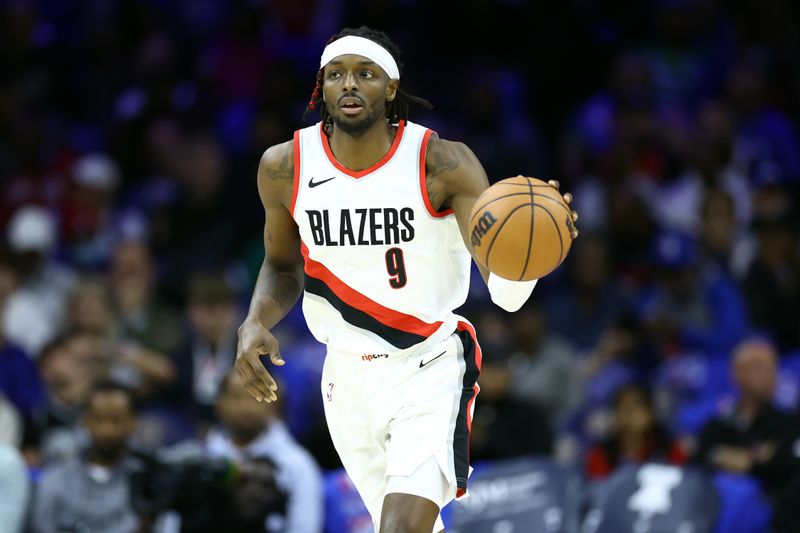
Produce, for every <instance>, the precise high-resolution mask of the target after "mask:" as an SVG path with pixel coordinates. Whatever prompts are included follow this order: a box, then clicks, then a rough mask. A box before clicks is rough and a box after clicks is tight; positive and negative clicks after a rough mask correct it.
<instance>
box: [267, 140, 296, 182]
mask: <svg viewBox="0 0 800 533" xmlns="http://www.w3.org/2000/svg"><path fill="white" fill-rule="evenodd" d="M258 167H259V172H263V173H265V177H267V178H270V179H280V178H288V179H292V176H293V174H294V142H293V141H291V140H289V141H286V142H282V143H279V144H275V145H272V146H270V147H269V148H267V149H266V150H264V153H263V154H262V155H261V161H260V162H259V165H258Z"/></svg>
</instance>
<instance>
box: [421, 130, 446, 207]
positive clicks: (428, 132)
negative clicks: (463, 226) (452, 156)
mask: <svg viewBox="0 0 800 533" xmlns="http://www.w3.org/2000/svg"><path fill="white" fill-rule="evenodd" d="M432 134H433V130H426V131H425V135H424V136H423V137H422V144H421V145H420V147H419V189H420V194H422V201H423V203H424V204H425V208H426V209H427V210H428V214H430V215H431V216H432V217H436V218H444V217H446V216H449V215H452V214H453V210H452V209H445V210H444V211H437V210H435V209H434V208H433V204H431V199H430V197H429V196H428V184H427V182H426V180H425V177H426V176H425V160H426V156H427V153H428V141H430V139H431V135H432Z"/></svg>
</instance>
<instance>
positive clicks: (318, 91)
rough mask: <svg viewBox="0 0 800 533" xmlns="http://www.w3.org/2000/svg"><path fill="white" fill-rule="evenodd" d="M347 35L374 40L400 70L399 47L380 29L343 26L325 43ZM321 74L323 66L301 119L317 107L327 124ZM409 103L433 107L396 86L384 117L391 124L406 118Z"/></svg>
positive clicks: (327, 115) (401, 67) (401, 65)
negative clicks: (343, 27) (389, 55)
mask: <svg viewBox="0 0 800 533" xmlns="http://www.w3.org/2000/svg"><path fill="white" fill-rule="evenodd" d="M348 35H353V36H355V37H364V38H365V39H369V40H370V41H373V42H376V43H378V44H379V45H381V46H382V47H384V48H385V49H386V50H387V51H388V52H389V53H390V54H391V55H392V57H393V58H394V60H395V61H396V62H397V68H398V69H399V70H400V71H401V72H402V70H403V63H401V62H400V49H399V48H398V47H397V45H396V44H394V43H393V42H392V40H391V39H389V37H388V36H387V35H386V34H385V33H383V32H382V31H378V30H373V29H372V28H368V27H367V26H360V27H358V28H345V29H343V30H342V31H340V32H339V33H337V34H335V35H334V36H333V37H331V38H330V39H328V42H327V43H325V44H326V46H327V45H329V44H331V43H332V42H333V41H336V40H337V39H341V38H342V37H347V36H348ZM323 75H324V68H321V69H319V70H318V71H317V78H316V82H315V83H314V91H313V92H312V93H311V98H310V99H309V101H308V106H307V107H306V110H305V112H304V113H303V120H305V119H306V117H308V115H309V114H311V112H312V111H315V110H316V109H317V107H319V115H320V119H321V120H322V122H323V123H325V124H329V123H330V122H331V117H330V116H329V114H328V110H327V109H326V108H325V104H324V103H323V101H322V82H323ZM410 104H417V105H420V106H422V107H424V108H425V109H433V104H431V103H430V102H429V101H427V100H425V99H424V98H420V97H418V96H414V95H411V94H408V93H407V92H405V91H404V90H403V89H400V88H398V89H397V94H396V96H395V98H394V100H392V101H391V102H387V103H386V118H388V119H389V122H391V123H392V124H394V123H396V122H397V121H399V120H407V119H408V109H409V106H410Z"/></svg>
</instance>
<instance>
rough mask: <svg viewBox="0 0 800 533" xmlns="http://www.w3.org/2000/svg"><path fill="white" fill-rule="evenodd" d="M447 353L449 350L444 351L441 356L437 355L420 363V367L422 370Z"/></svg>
mask: <svg viewBox="0 0 800 533" xmlns="http://www.w3.org/2000/svg"><path fill="white" fill-rule="evenodd" d="M446 353H447V350H445V351H443V352H442V353H440V354H439V355H437V356H436V357H434V358H433V359H428V360H427V361H420V362H419V367H420V368H422V367H423V366H425V365H427V364H428V363H430V362H432V361H436V360H437V359H439V358H440V357H441V356H443V355H444V354H446Z"/></svg>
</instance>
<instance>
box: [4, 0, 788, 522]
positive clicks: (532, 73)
mask: <svg viewBox="0 0 800 533" xmlns="http://www.w3.org/2000/svg"><path fill="white" fill-rule="evenodd" d="M362 24H365V25H368V26H372V27H374V28H377V29H380V30H382V31H385V32H386V33H387V34H388V35H389V36H390V37H391V38H392V39H393V40H394V41H395V42H396V43H397V44H398V45H399V46H400V48H401V49H402V56H401V60H402V61H403V63H404V64H405V65H406V68H405V69H404V71H403V79H402V86H403V87H404V89H406V90H407V91H409V92H411V93H412V94H416V95H419V96H422V97H424V98H427V99H430V100H431V101H432V102H433V103H434V105H435V106H436V107H435V109H433V110H432V111H425V110H422V109H418V110H412V113H411V119H412V120H414V121H415V122H419V123H422V124H424V125H426V126H428V127H431V128H432V129H435V130H436V131H437V132H438V133H439V134H440V135H441V136H442V137H443V138H447V139H453V140H459V141H463V142H465V143H466V144H467V145H469V146H470V147H471V148H472V149H473V151H474V152H475V153H476V154H477V156H478V157H479V159H480V160H481V162H482V163H483V165H484V167H485V168H486V170H487V173H488V175H489V176H490V180H492V181H497V180H500V179H503V178H505V177H509V176H513V175H517V174H520V173H521V174H525V175H531V176H537V177H542V178H545V179H558V180H560V182H561V184H562V185H561V188H562V190H564V191H569V192H571V193H572V194H573V195H574V197H575V203H574V204H573V205H574V207H575V209H576V210H577V211H578V212H579V213H580V221H579V222H578V227H579V229H580V231H581V236H580V238H579V239H578V240H577V241H576V242H575V245H574V246H573V250H572V252H571V254H570V256H569V257H568V258H567V260H566V261H565V263H564V264H563V265H562V266H561V267H560V268H559V269H558V270H557V271H556V272H554V273H553V274H551V275H550V276H548V277H547V278H546V279H544V280H542V281H541V282H540V283H539V285H538V286H537V288H536V290H535V292H534V295H533V298H532V300H531V302H529V304H527V305H526V306H525V307H524V308H523V310H521V311H520V312H518V313H515V314H513V315H512V314H506V313H504V312H503V311H502V310H500V309H499V308H497V307H495V306H493V305H492V304H491V303H490V301H489V298H488V294H487V292H486V290H485V288H484V286H483V283H482V281H481V280H480V276H479V275H477V273H476V274H475V275H473V284H472V285H473V287H472V290H471V295H470V299H469V301H468V303H467V304H466V305H465V307H464V308H463V309H462V310H461V311H460V312H461V313H462V314H464V316H466V317H467V318H469V319H470V320H471V321H472V322H473V323H474V324H475V326H476V328H477V330H478V334H479V340H480V341H481V344H482V346H483V357H484V360H483V372H482V375H481V380H480V383H481V389H482V390H481V394H480V397H479V399H478V402H477V407H476V410H475V415H474V425H473V437H472V448H471V454H472V460H473V462H475V463H476V465H477V467H478V468H477V470H476V473H475V478H474V480H475V482H474V483H473V485H472V488H471V491H472V497H471V498H468V499H467V500H465V501H464V503H463V504H461V503H459V504H457V505H456V504H454V505H451V506H449V507H448V509H447V510H446V511H447V513H446V518H447V522H448V524H449V525H450V530H451V531H456V532H458V531H462V532H468V531H473V532H481V531H487V532H495V531H496V532H498V533H503V532H505V533H510V532H512V531H517V532H523V531H525V532H527V531H578V530H579V529H580V528H582V529H581V530H582V531H615V532H619V531H633V530H635V531H678V530H680V531H690V530H691V531H712V530H715V531H721V532H727V531H737V532H739V531H742V532H745V531H748V532H749V531H754V532H755V531H796V530H797V529H796V528H797V527H798V524H799V523H800V518H798V517H797V515H796V513H797V512H798V510H797V509H796V502H797V501H800V477H799V476H800V474H799V472H800V468H799V467H798V462H799V461H800V440H798V438H800V419H798V414H797V409H798V400H799V399H800V235H799V233H798V232H799V231H800V225H798V213H799V212H798V209H797V202H798V184H799V183H800V146H799V145H798V119H800V67H799V66H798V65H799V64H798V57H800V5H798V4H797V2H794V1H793V0H770V1H768V2H758V3H756V2H749V1H746V0H649V1H640V0H562V1H558V2H554V1H531V2H525V1H522V0H505V1H495V2H491V1H487V0H465V1H463V2H458V3H449V2H425V1H423V0H395V1H387V0H331V1H325V2H321V1H317V0H294V1H286V0H272V1H270V0H248V1H243V0H242V1H227V0H175V1H167V0H140V1H135V0H82V1H78V0H76V1H61V0H40V1H34V0H29V1H23V0H8V1H5V2H2V3H0V50H2V52H0V230H1V231H0V311H1V312H0V315H1V316H2V322H1V324H2V327H0V442H2V443H1V444H0V531H2V532H4V533H5V532H6V531H9V532H17V531H29V530H30V531H37V532H38V531H47V532H50V531H59V532H68V531H74V532H78V531H80V532H88V531H91V532H95V531H150V530H156V531H177V530H183V531H245V532H248V531H291V532H297V533H314V532H317V531H323V530H324V531H329V532H340V531H341V532H368V531H371V530H372V529H371V524H370V520H369V517H368V516H367V515H366V514H365V511H364V510H363V506H362V504H361V503H360V499H359V498H358V495H357V493H355V492H354V489H353V487H352V485H351V484H350V483H349V481H348V479H347V478H346V476H345V475H344V474H343V472H342V470H341V469H340V468H341V465H340V463H339V461H338V458H337V456H336V453H335V451H334V450H333V449H332V446H331V444H330V440H329V437H328V435H327V429H326V427H325V423H324V419H323V416H322V400H321V394H320V388H319V387H320V385H319V379H320V374H321V367H322V362H323V358H324V349H323V347H322V346H320V345H319V344H317V343H316V342H315V341H314V340H313V339H312V338H311V337H310V335H309V333H308V332H307V329H306V327H305V323H304V321H303V318H302V316H301V314H300V312H299V308H296V309H295V310H294V311H293V312H292V313H291V314H290V315H289V316H288V317H287V318H286V319H285V320H284V321H283V322H282V323H281V324H280V325H279V326H278V327H277V328H276V334H277V336H278V338H279V339H280V341H281V343H282V352H283V354H284V356H285V357H286V361H287V364H286V366H285V367H282V368H280V369H275V370H276V373H277V374H278V377H279V379H280V380H281V382H282V389H281V390H282V391H283V394H282V401H281V402H280V403H278V404H276V405H270V406H267V405H264V404H258V403H256V402H254V401H253V400H251V399H250V398H249V396H248V395H247V394H246V392H245V391H244V389H243V388H242V386H241V384H240V383H239V382H238V379H237V378H235V377H231V376H229V375H228V374H229V371H230V369H231V368H232V365H233V360H234V357H235V351H236V329H237V327H238V325H239V323H240V321H241V319H242V318H243V316H244V312H245V310H246V306H247V303H248V302H249V298H250V295H251V290H252V287H253V284H254V282H255V277H256V275H257V273H258V269H259V266H260V264H261V261H262V259H263V243H262V233H261V230H262V224H263V211H262V207H261V205H260V202H259V200H258V195H257V193H256V183H255V176H256V169H257V165H258V161H259V158H260V155H261V154H262V153H263V151H264V150H265V149H266V148H267V147H269V146H271V145H273V144H276V143H280V142H283V141H286V140H289V139H290V138H291V135H292V131H293V130H295V129H299V128H301V127H304V126H305V125H308V124H310V123H311V122H308V123H303V122H302V120H301V117H302V114H303V111H304V109H305V106H306V103H307V102H308V99H309V97H310V94H311V91H312V89H313V83H314V76H315V74H316V70H317V67H318V61H319V59H318V58H319V55H320V53H321V50H322V48H323V46H324V43H325V42H326V41H327V39H328V38H329V37H330V36H331V35H332V34H333V33H336V32H337V31H339V30H340V29H341V28H343V27H345V26H359V25H362ZM314 120H316V119H314ZM515 461H516V462H515ZM509 465H511V466H509ZM526 476H527V477H526ZM481 480H485V483H493V485H492V486H493V487H495V488H496V487H498V486H502V487H505V488H506V489H508V490H505V491H500V492H498V491H497V490H494V491H491V490H489V489H488V488H486V487H488V486H489V485H487V484H483V485H482V484H481V482H482V481H481ZM614 480H616V482H612V481H614ZM652 487H661V489H658V488H657V489H654V490H655V492H656V496H658V494H666V495H667V496H665V498H666V500H664V501H666V504H665V503H664V501H661V500H659V498H656V499H655V500H653V499H652V498H646V497H640V496H641V494H642V492H643V491H644V492H647V491H648V490H651V489H652ZM665 487H666V488H665ZM485 488H486V490H484V489H485ZM659 490H662V491H664V492H662V493H659ZM670 495H671V496H670ZM662 500H663V499H662ZM793 502H794V503H793ZM487 510H491V512H487ZM745 511H746V514H745ZM659 521H660V522H659ZM498 524H500V525H498ZM665 524H666V525H665ZM681 524H683V525H685V524H690V525H691V527H693V528H694V529H679V528H680V527H684V526H682V525H681ZM498 528H500V529H498ZM502 528H505V529H502ZM509 528H510V529H509ZM515 528H516V529H515ZM634 528H638V529H634ZM659 528H662V529H659ZM792 528H795V529H792Z"/></svg>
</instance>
